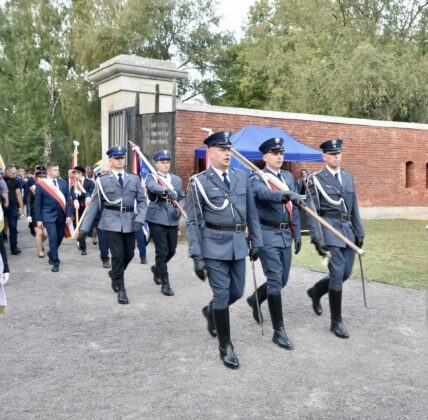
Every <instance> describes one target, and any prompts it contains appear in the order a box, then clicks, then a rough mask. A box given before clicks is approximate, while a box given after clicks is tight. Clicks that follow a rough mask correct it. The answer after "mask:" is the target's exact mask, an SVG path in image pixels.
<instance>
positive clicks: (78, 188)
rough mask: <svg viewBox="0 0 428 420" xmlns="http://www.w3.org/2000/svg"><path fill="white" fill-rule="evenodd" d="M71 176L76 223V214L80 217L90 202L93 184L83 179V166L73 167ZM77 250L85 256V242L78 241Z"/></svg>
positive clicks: (71, 191) (71, 192)
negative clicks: (72, 179)
mask: <svg viewBox="0 0 428 420" xmlns="http://www.w3.org/2000/svg"><path fill="white" fill-rule="evenodd" d="M73 174H74V185H73V186H72V187H71V189H70V194H71V198H72V200H73V205H74V212H75V213H74V214H75V219H74V221H75V222H76V221H77V214H78V215H79V217H82V215H83V212H84V211H85V207H86V206H88V205H89V203H90V202H91V195H92V193H93V191H94V188H95V184H94V183H93V182H92V181H90V180H89V179H87V178H86V177H85V168H84V167H83V166H75V167H74V168H73ZM79 249H80V251H81V254H82V255H86V240H84V239H83V240H79Z"/></svg>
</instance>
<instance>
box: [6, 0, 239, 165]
mask: <svg viewBox="0 0 428 420" xmlns="http://www.w3.org/2000/svg"><path fill="white" fill-rule="evenodd" d="M217 26H218V18H217V16H216V15H215V12H214V7H213V2H212V1H210V0H186V1H172V0H161V1H158V0H84V1H83V0H74V1H71V2H70V1H67V0H10V1H6V3H5V4H4V6H0V89H1V90H2V96H1V97H0V109H1V110H2V112H1V113H0V152H1V153H2V154H3V157H4V159H5V160H6V161H14V162H16V163H18V164H22V165H26V166H34V165H35V164H38V163H40V162H41V161H42V160H47V159H49V158H53V159H55V160H57V161H59V162H60V163H61V165H62V170H63V171H64V170H65V169H67V168H68V166H69V164H70V161H71V154H72V150H73V143H72V140H73V139H77V140H78V141H79V142H80V147H79V163H82V164H90V163H93V162H95V161H97V160H99V159H100V157H101V156H100V154H101V147H100V143H101V142H100V115H99V114H100V101H99V99H98V89H97V87H96V86H94V85H92V84H91V83H90V82H89V81H88V80H87V78H86V75H87V73H88V71H90V70H93V69H95V68H97V67H98V66H99V65H100V64H101V63H102V62H104V61H106V60H108V59H110V58H112V57H114V56H116V55H118V54H135V55H139V56H143V57H149V58H156V59H163V60H170V59H172V60H174V61H175V62H176V63H177V64H178V65H179V66H180V67H181V68H184V69H189V70H192V71H193V72H192V75H193V74H195V73H197V77H193V76H192V77H190V78H189V79H188V80H186V81H185V82H183V83H182V84H180V85H179V95H180V96H181V97H182V100H186V99H189V98H192V97H195V96H197V95H204V93H205V91H209V90H210V89H212V88H213V86H214V85H215V84H216V81H215V80H213V77H212V74H213V68H214V67H216V63H217V62H218V60H219V57H221V56H222V54H224V51H225V50H226V48H227V46H228V45H229V44H230V43H231V40H232V38H231V36H230V34H228V33H219V32H218V30H217Z"/></svg>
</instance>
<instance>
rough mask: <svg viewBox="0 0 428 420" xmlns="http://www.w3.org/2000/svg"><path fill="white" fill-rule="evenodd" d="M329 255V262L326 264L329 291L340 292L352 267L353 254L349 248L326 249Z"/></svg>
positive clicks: (333, 247) (330, 247) (331, 247)
mask: <svg viewBox="0 0 428 420" xmlns="http://www.w3.org/2000/svg"><path fill="white" fill-rule="evenodd" d="M328 248H329V250H330V253H331V260H330V262H329V264H328V270H329V273H330V281H329V284H328V287H329V289H332V290H335V291H337V292H340V291H341V290H342V287H343V282H344V281H345V280H347V279H348V278H349V276H350V275H351V273H352V266H353V265H354V259H355V253H354V251H353V250H352V249H351V248H348V247H346V248H339V247H336V246H329V247H328Z"/></svg>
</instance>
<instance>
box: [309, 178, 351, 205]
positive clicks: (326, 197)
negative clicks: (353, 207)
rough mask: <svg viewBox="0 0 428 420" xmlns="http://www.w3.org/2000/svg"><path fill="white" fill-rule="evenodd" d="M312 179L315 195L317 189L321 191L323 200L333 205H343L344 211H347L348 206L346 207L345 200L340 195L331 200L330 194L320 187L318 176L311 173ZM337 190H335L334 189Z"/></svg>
mask: <svg viewBox="0 0 428 420" xmlns="http://www.w3.org/2000/svg"><path fill="white" fill-rule="evenodd" d="M312 177H313V179H314V186H315V190H316V191H317V195H318V191H319V192H320V193H321V195H322V196H323V197H324V200H325V201H327V203H329V204H332V205H333V206H340V205H343V207H344V208H345V212H346V213H347V212H348V208H347V207H346V203H345V200H344V199H343V197H340V199H339V200H333V199H332V198H330V196H329V195H328V194H327V193H326V192H325V190H324V188H323V187H322V185H321V183H320V182H319V180H318V178H317V177H316V176H315V174H313V176H312ZM336 192H337V191H336Z"/></svg>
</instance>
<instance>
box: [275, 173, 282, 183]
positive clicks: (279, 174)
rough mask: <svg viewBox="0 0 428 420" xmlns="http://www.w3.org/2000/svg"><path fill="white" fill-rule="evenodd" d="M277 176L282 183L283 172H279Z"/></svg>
mask: <svg viewBox="0 0 428 420" xmlns="http://www.w3.org/2000/svg"><path fill="white" fill-rule="evenodd" d="M276 176H277V177H278V179H279V180H280V181H281V182H282V176H281V172H278V173H277V174H276Z"/></svg>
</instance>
